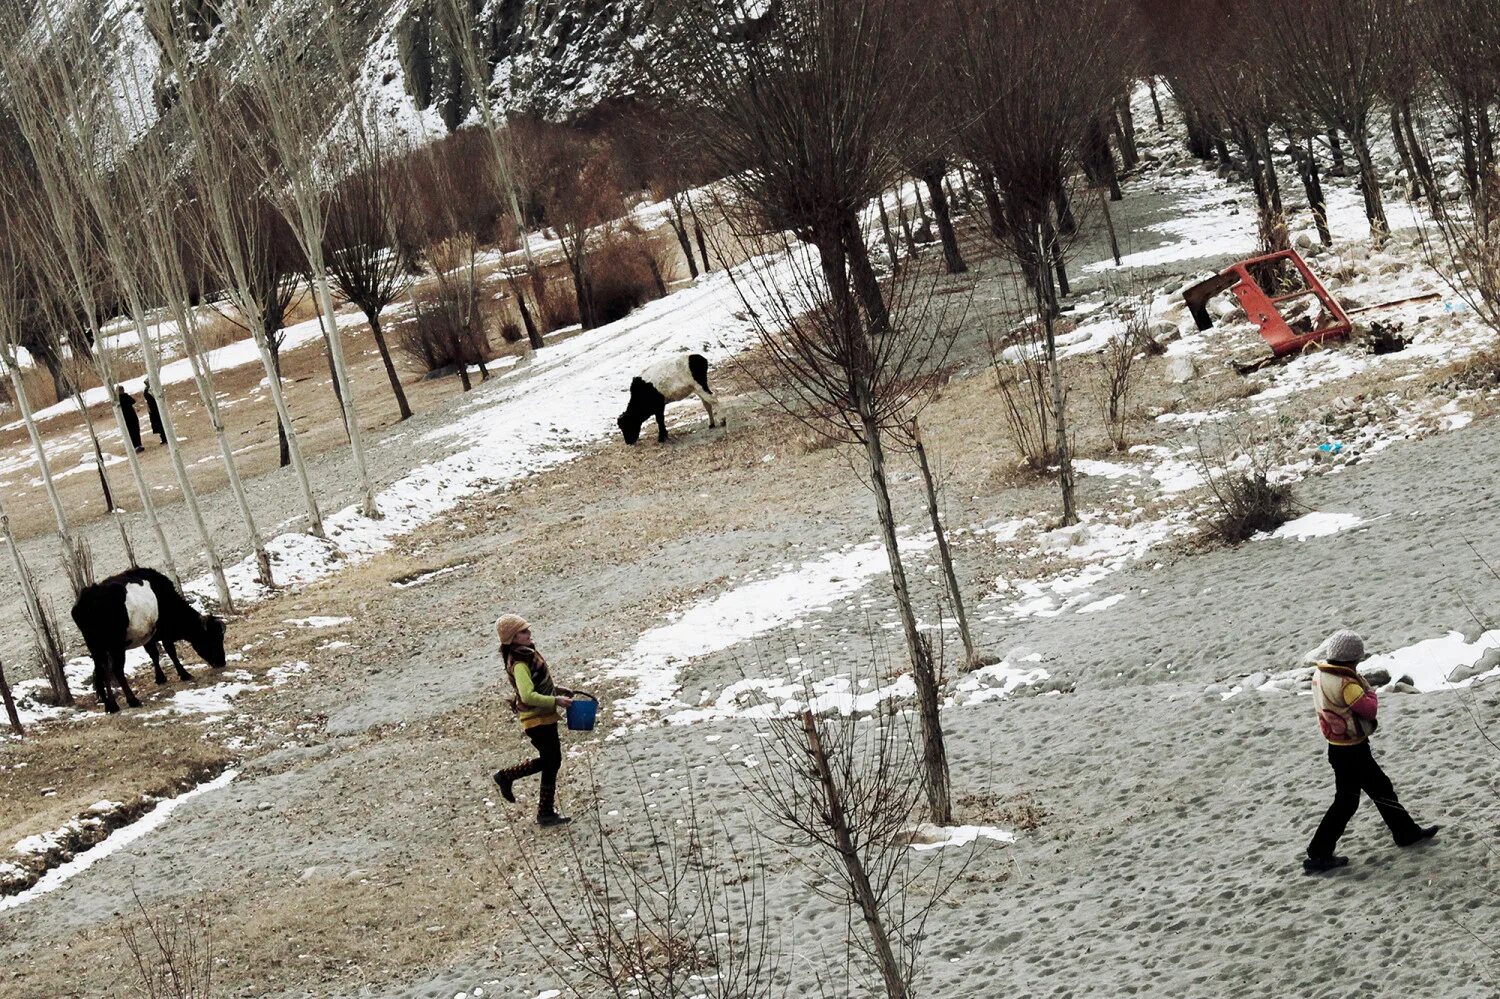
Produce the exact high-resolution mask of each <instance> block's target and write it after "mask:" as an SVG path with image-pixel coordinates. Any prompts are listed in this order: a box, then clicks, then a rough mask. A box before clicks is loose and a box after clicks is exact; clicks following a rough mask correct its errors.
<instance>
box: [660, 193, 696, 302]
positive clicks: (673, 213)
mask: <svg viewBox="0 0 1500 999" xmlns="http://www.w3.org/2000/svg"><path fill="white" fill-rule="evenodd" d="M679 197H681V195H675V194H674V195H673V196H672V197H671V198H669V199H668V201H667V204H668V209H669V211H668V215H667V221H668V222H670V223H671V225H672V232H674V233H675V234H676V235H677V245H678V246H680V247H682V259H684V260H686V261H687V265H688V277H690V278H691V279H692V280H694V281H696V280H698V261H696V260H694V259H693V244H692V243H691V242H689V241H688V231H687V219H686V218H685V217H684V216H683V214H682V206H681V205H679V204H678V203H677V199H678V198H679Z"/></svg>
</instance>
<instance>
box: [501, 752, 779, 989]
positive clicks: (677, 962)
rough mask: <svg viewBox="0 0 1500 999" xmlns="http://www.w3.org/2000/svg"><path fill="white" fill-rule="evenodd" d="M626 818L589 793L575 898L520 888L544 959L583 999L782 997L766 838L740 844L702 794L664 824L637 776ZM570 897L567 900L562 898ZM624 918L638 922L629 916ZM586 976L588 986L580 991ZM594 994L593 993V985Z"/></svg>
mask: <svg viewBox="0 0 1500 999" xmlns="http://www.w3.org/2000/svg"><path fill="white" fill-rule="evenodd" d="M636 786H637V788H638V789H639V790H640V794H639V797H638V800H637V801H636V802H632V803H630V804H629V805H627V806H626V808H625V809H624V810H627V811H628V813H629V818H628V820H623V819H622V820H612V819H611V818H610V816H613V815H618V814H619V813H620V811H621V810H622V809H611V810H610V812H609V815H606V814H605V806H604V804H603V802H604V801H605V789H604V788H601V787H599V786H598V785H597V784H596V785H595V786H594V787H593V788H592V793H590V794H589V795H588V800H589V801H590V802H592V803H593V804H592V806H591V809H592V812H593V814H592V816H591V820H590V821H588V822H587V823H583V824H582V825H584V827H585V828H586V829H587V830H589V831H588V832H585V833H582V834H579V835H575V836H573V837H571V838H570V839H569V840H568V844H567V851H568V856H569V858H570V859H571V860H572V863H570V864H565V865H564V870H565V871H566V872H570V873H568V874H565V875H564V877H565V878H566V879H567V880H568V881H570V882H572V883H570V884H569V890H567V891H562V892H559V891H557V890H556V889H555V879H554V878H553V877H552V876H551V875H548V876H545V877H544V876H542V875H541V874H540V873H539V872H537V871H536V870H534V869H532V868H529V867H527V868H525V870H524V871H522V872H521V884H515V883H513V882H512V883H511V885H510V887H511V890H512V892H513V893H514V896H515V899H516V902H517V903H518V904H519V905H520V907H521V910H522V912H523V913H524V914H525V917H526V919H527V921H528V922H529V923H530V927H531V930H532V933H533V934H534V935H535V937H537V938H538V939H540V940H543V941H545V943H546V946H545V947H544V948H543V949H542V955H541V956H542V959H543V960H544V961H545V962H546V964H547V966H548V967H549V968H551V969H552V970H553V972H554V973H556V975H557V977H558V978H559V979H560V980H561V981H562V982H564V983H569V984H568V989H569V991H570V992H571V993H572V994H574V995H575V996H578V997H579V999H585V997H595V996H611V997H614V999H636V997H642V999H678V997H681V996H685V995H694V996H702V997H704V999H773V997H780V996H786V995H788V994H789V985H788V984H787V983H786V981H785V976H783V975H780V974H778V973H777V972H778V971H779V970H780V965H781V962H782V960H783V958H784V956H785V955H784V954H783V953H782V952H781V950H780V949H779V947H778V945H777V939H776V933H775V929H774V927H773V925H772V922H771V919H770V917H769V913H768V912H767V907H766V880H765V871H764V864H765V857H764V855H763V851H762V849H761V847H760V842H759V840H758V839H757V838H755V837H753V836H751V837H749V838H748V840H747V841H741V842H736V841H735V840H734V838H733V837H731V835H730V833H729V831H728V829H727V828H726V823H725V822H723V820H722V816H719V815H716V814H712V813H707V814H706V813H704V812H703V811H702V810H701V809H700V807H699V804H698V800H697V796H696V789H695V788H692V787H690V788H689V789H688V793H687V796H686V799H687V801H686V809H687V814H686V815H685V816H683V817H682V819H681V820H680V821H678V822H672V823H668V822H663V821H661V820H660V819H658V818H657V817H656V815H655V814H653V812H652V806H651V804H650V802H649V801H648V800H647V799H646V795H645V792H644V788H643V787H642V786H641V783H640V776H639V775H637V776H636ZM560 899H561V900H562V901H559V900H560ZM621 911H628V912H629V913H630V917H629V918H628V919H623V920H622V919H621V918H620V913H621ZM579 980H581V983H579V984H574V983H578V982H579ZM585 986H586V987H585Z"/></svg>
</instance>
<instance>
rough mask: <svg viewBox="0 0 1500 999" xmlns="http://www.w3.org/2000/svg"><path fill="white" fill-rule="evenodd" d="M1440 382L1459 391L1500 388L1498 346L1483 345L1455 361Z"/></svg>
mask: <svg viewBox="0 0 1500 999" xmlns="http://www.w3.org/2000/svg"><path fill="white" fill-rule="evenodd" d="M1440 384H1441V385H1442V386H1444V387H1447V388H1453V389H1458V390H1460V391H1462V390H1465V389H1474V390H1477V391H1481V392H1483V391H1489V390H1491V389H1500V346H1490V347H1485V348H1484V349H1482V350H1478V351H1475V352H1474V353H1472V354H1470V355H1469V356H1468V357H1465V358H1464V359H1463V360H1461V361H1459V362H1457V363H1456V364H1454V365H1453V368H1452V373H1451V374H1450V375H1449V376H1448V377H1447V378H1445V379H1443V381H1442V382H1441V383H1440Z"/></svg>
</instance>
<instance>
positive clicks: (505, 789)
mask: <svg viewBox="0 0 1500 999" xmlns="http://www.w3.org/2000/svg"><path fill="white" fill-rule="evenodd" d="M495 783H496V784H499V785H500V797H502V798H504V799H505V800H506V801H508V802H510V803H511V804H512V805H514V804H515V803H516V792H515V791H513V790H511V785H512V784H514V783H515V780H514V779H513V778H511V777H509V776H507V775H506V773H505V771H504V770H496V771H495Z"/></svg>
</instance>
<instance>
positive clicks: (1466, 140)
mask: <svg viewBox="0 0 1500 999" xmlns="http://www.w3.org/2000/svg"><path fill="white" fill-rule="evenodd" d="M1402 13H1408V12H1402ZM1406 26H1407V27H1408V28H1411V29H1414V30H1415V31H1416V33H1417V34H1418V36H1419V37H1420V39H1421V44H1420V48H1419V49H1418V52H1417V54H1416V61H1418V62H1420V63H1424V64H1427V65H1429V66H1431V68H1432V70H1433V75H1434V77H1435V79H1436V81H1437V83H1438V84H1439V90H1440V100H1441V101H1442V103H1443V104H1444V105H1446V107H1445V110H1446V111H1447V112H1448V115H1449V117H1450V119H1451V120H1452V121H1453V122H1454V124H1455V125H1456V127H1457V130H1458V135H1459V141H1460V149H1461V152H1462V156H1463V170H1464V177H1465V178H1466V179H1467V181H1468V187H1469V193H1470V195H1477V194H1478V193H1479V188H1480V186H1481V185H1482V184H1483V182H1484V178H1485V177H1487V176H1489V175H1490V173H1491V170H1492V168H1493V167H1494V165H1495V125H1494V122H1493V120H1492V118H1491V112H1490V109H1491V108H1492V107H1493V106H1494V105H1495V102H1496V100H1497V99H1500V19H1497V18H1496V17H1495V11H1494V8H1493V6H1492V5H1491V4H1490V3H1489V2H1488V0H1445V2H1444V3H1435V4H1423V5H1421V8H1420V12H1419V14H1418V16H1416V17H1410V16H1409V17H1408V20H1407V22H1406ZM1401 111H1402V116H1403V120H1404V121H1405V122H1406V123H1407V124H1408V125H1409V124H1410V118H1411V108H1410V105H1409V104H1408V105H1407V106H1405V107H1403V108H1402V109H1401ZM1408 137H1409V139H1410V141H1411V143H1412V144H1413V146H1414V147H1416V148H1418V149H1420V147H1421V143H1420V142H1419V141H1418V140H1417V138H1416V136H1415V135H1414V134H1412V133H1411V132H1408Z"/></svg>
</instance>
